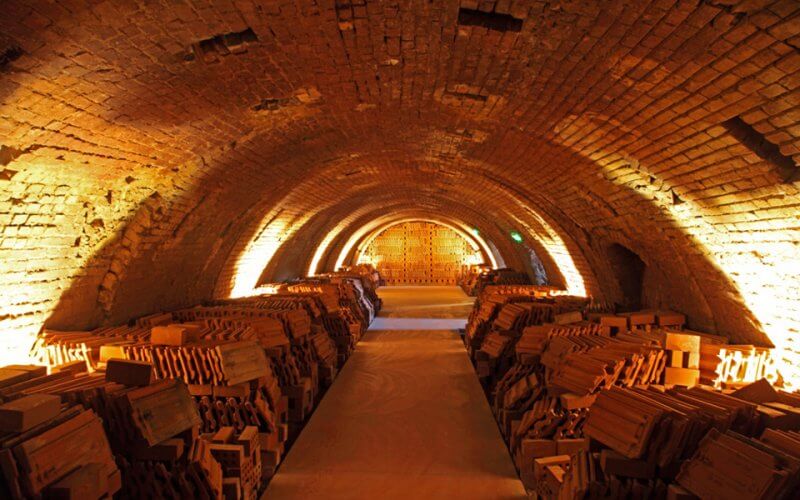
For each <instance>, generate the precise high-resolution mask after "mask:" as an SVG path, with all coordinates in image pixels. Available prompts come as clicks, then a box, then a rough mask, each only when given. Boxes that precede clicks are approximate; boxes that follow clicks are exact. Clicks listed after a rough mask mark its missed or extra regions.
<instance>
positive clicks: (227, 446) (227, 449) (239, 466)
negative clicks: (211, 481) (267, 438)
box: [202, 427, 262, 500]
mask: <svg viewBox="0 0 800 500" xmlns="http://www.w3.org/2000/svg"><path fill="white" fill-rule="evenodd" d="M202 439H203V440H205V441H206V442H207V443H208V445H207V446H208V449H209V450H210V451H211V455H212V456H213V457H214V459H216V461H217V462H219V464H220V466H221V469H222V478H223V479H222V489H223V494H224V496H225V498H235V499H242V500H254V499H256V498H258V490H259V486H260V484H261V481H262V472H261V457H262V452H261V441H260V439H259V434H258V429H257V428H256V427H245V428H244V429H243V430H242V431H241V432H237V431H236V429H234V428H233V427H223V428H221V429H220V430H219V431H217V432H216V433H214V434H205V435H203V436H202Z"/></svg>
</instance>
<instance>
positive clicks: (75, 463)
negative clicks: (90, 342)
mask: <svg viewBox="0 0 800 500" xmlns="http://www.w3.org/2000/svg"><path fill="white" fill-rule="evenodd" d="M66 375H67V377H64V376H62V377H51V378H48V377H47V376H46V375H45V370H44V369H43V368H42V367H35V366H22V365H15V366H10V367H5V368H1V369H0V388H2V389H3V393H4V396H3V397H4V401H5V402H4V403H3V404H2V405H0V497H2V498H14V499H17V498H38V497H42V496H45V497H59V496H66V497H67V498H74V497H82V498H92V497H94V498H100V497H103V496H107V497H109V498H110V497H111V495H113V494H114V493H115V492H117V491H118V490H119V489H120V487H121V482H122V479H121V475H120V472H119V470H118V469H117V465H116V464H115V463H114V458H113V456H112V453H111V448H110V446H109V442H108V439H107V437H106V433H105V430H104V429H103V424H102V420H101V419H100V418H98V416H97V415H96V414H95V413H94V412H93V411H92V410H87V409H84V408H81V407H77V406H71V407H70V406H69V405H64V404H62V400H61V398H60V397H59V396H58V395H56V394H46V393H41V392H38V391H36V390H35V389H36V388H37V387H38V384H39V381H41V380H43V379H44V380H48V381H49V382H50V383H53V382H56V381H57V380H62V379H65V378H68V376H69V375H70V374H69V373H67V374H66Z"/></svg>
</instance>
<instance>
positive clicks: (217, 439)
mask: <svg viewBox="0 0 800 500" xmlns="http://www.w3.org/2000/svg"><path fill="white" fill-rule="evenodd" d="M376 284H377V283H376V282H375V281H374V280H373V279H372V278H371V277H370V275H369V274H359V273H353V272H348V273H341V274H340V273H333V274H330V275H325V276H322V277H315V278H313V279H305V280H299V281H295V282H292V283H290V284H282V285H279V286H277V287H273V290H272V291H273V292H274V293H273V294H271V295H262V296H255V297H247V298H242V299H231V300H219V301H213V302H210V303H208V304H204V305H201V306H197V307H193V308H188V309H182V310H178V311H173V312H163V313H158V314H152V315H149V316H146V317H142V318H139V319H138V320H136V321H134V322H132V323H131V324H128V325H121V326H116V327H104V328H99V329H96V330H94V331H91V332H55V331H44V332H43V333H42V335H41V336H40V338H39V339H38V340H37V342H36V344H35V345H34V347H33V350H32V354H33V355H34V356H35V357H36V358H38V359H39V360H41V361H42V362H43V363H46V364H49V365H50V368H51V374H50V375H47V374H46V369H45V368H44V367H9V368H7V369H0V403H6V404H7V405H9V406H8V408H6V406H5V405H4V406H0V424H2V419H3V415H4V413H3V412H4V411H7V412H8V415H11V416H10V417H9V418H10V419H11V421H14V422H16V421H17V420H20V419H22V420H23V421H25V422H28V420H30V419H31V418H33V417H31V416H30V415H34V414H35V412H37V411H39V412H45V413H43V414H42V415H43V416H42V417H41V418H39V417H36V418H38V420H35V423H34V424H31V425H37V424H41V426H42V427H41V429H39V428H38V427H37V428H35V429H32V428H31V425H26V426H20V425H18V424H15V425H16V427H9V428H8V431H9V434H7V435H6V434H4V435H3V436H2V437H0V439H2V440H3V441H2V442H3V443H5V444H6V445H7V446H5V445H4V446H3V448H2V449H3V451H2V452H0V455H1V456H3V457H4V458H0V460H1V461H3V463H2V464H0V465H3V466H2V467H0V470H1V471H2V472H3V475H4V477H5V479H6V481H7V482H8V484H9V487H8V488H7V489H8V490H9V491H8V494H9V497H13V498H22V497H25V496H31V495H37V494H39V493H40V492H42V491H43V490H44V489H45V488H46V487H51V483H53V484H55V483H58V484H57V487H58V488H62V489H63V488H68V487H69V488H73V489H72V490H69V491H70V492H72V493H71V494H75V493H79V492H83V491H84V490H81V489H75V488H79V487H81V488H82V486H80V484H82V481H83V480H89V479H90V480H91V482H92V484H93V485H94V486H93V487H95V489H94V490H86V491H87V493H88V497H91V496H94V497H95V498H100V497H102V496H104V495H105V496H110V494H112V493H114V492H117V491H118V490H120V491H119V492H118V493H117V495H118V496H121V497H122V498H144V497H148V496H153V497H158V496H159V492H162V494H164V495H165V496H166V497H170V496H171V497H174V498H219V497H221V496H222V495H224V496H225V498H245V499H250V498H256V497H257V495H258V492H259V490H260V489H261V488H262V487H263V486H264V485H265V484H266V482H267V481H268V480H269V478H270V477H271V476H272V475H274V473H275V471H276V469H277V467H278V465H279V464H280V461H281V459H282V457H283V455H284V454H285V451H286V447H287V446H288V445H290V443H291V442H292V441H293V439H294V438H295V437H296V436H297V435H298V433H299V432H300V431H301V429H302V427H303V425H304V424H305V422H306V421H307V419H308V417H309V415H310V414H311V412H312V411H313V409H314V407H315V406H316V404H317V403H318V402H319V400H320V398H321V396H322V394H323V392H324V391H325V389H327V387H329V386H330V384H331V383H332V382H333V379H334V378H335V376H336V374H337V372H338V370H339V369H340V368H341V365H342V363H344V362H345V361H346V359H347V357H348V356H349V355H350V353H351V352H352V348H353V346H354V345H355V342H357V341H358V340H359V339H360V338H361V335H362V334H363V332H364V331H365V330H366V328H367V326H368V325H369V322H370V321H371V319H372V318H373V317H374V315H375V314H376V312H377V311H378V310H379V308H380V301H378V300H373V298H371V297H374V298H377V295H375V294H374V286H375V285H376ZM370 287H372V288H370ZM365 290H372V292H373V293H372V294H370V293H366V292H365ZM339 339H344V341H341V340H340V341H337V340H339ZM340 346H346V348H345V349H341V348H340ZM31 397H35V398H44V403H41V404H40V403H39V402H37V401H33V402H31V400H30V399H28V398H31ZM45 403H46V404H45ZM15 405H17V406H19V405H21V406H19V407H17V406H15ZM42 405H44V406H42ZM47 405H49V406H47ZM40 407H41V408H40ZM65 412H66V413H65ZM61 414H64V415H66V416H64V417H62V416H60V415H61ZM37 415H38V414H37ZM79 415H85V416H80V418H82V419H84V420H86V422H90V420H91V419H90V417H91V418H93V419H94V421H96V423H97V425H96V426H95V427H93V428H92V429H94V431H93V432H94V433H95V435H83V434H82V435H81V436H82V437H83V438H85V440H86V446H94V447H95V448H97V449H98V450H100V449H101V448H102V447H101V444H103V443H105V447H106V449H107V453H106V454H105V455H104V454H103V453H101V452H98V453H97V454H96V455H97V457H98V458H97V459H96V461H98V462H99V463H100V465H102V466H103V467H102V468H100V469H98V468H97V467H96V465H95V463H94V462H89V463H87V464H84V462H82V461H81V460H83V461H85V460H86V459H85V457H84V458H81V459H80V460H79V459H74V460H73V459H72V458H71V456H68V454H64V458H68V459H70V460H71V461H74V462H75V464H77V466H78V467H83V465H87V466H89V465H91V467H92V468H91V470H83V469H81V472H80V474H78V475H77V476H76V478H77V479H76V478H73V477H72V476H71V475H69V476H68V475H67V473H72V472H75V473H76V474H77V471H75V468H70V469H69V470H66V471H64V470H62V469H59V468H58V467H59V465H58V464H60V463H61V462H60V461H61V460H62V457H61V455H60V454H59V452H53V449H55V448H47V450H48V452H50V453H53V457H52V459H51V460H52V461H53V463H54V464H50V463H49V462H48V463H47V464H46V465H47V466H48V467H50V468H53V469H54V470H55V471H56V472H54V473H53V474H57V475H54V476H53V477H52V478H50V477H49V476H48V482H47V483H44V482H42V481H43V480H40V479H37V481H39V482H38V483H31V482H30V480H29V479H30V478H31V477H33V475H35V473H36V471H35V470H31V469H29V468H28V469H26V468H25V467H28V464H29V463H33V462H30V461H25V460H27V458H26V456H25V455H24V454H22V453H23V451H24V450H27V449H28V448H26V446H27V445H25V444H24V443H25V441H26V440H28V439H29V438H35V437H36V434H35V433H34V431H37V430H41V431H42V432H43V431H49V429H50V428H59V429H60V427H58V426H59V425H61V424H62V423H64V422H66V421H67V420H69V422H71V420H70V419H72V418H78V416H79ZM34 416H35V415H34ZM42 422H44V423H42ZM81 422H83V420H82V421H81ZM76 425H77V424H76ZM81 429H82V428H81ZM0 430H3V431H5V429H0ZM87 432H88V431H87ZM43 435H45V436H46V437H49V436H50V434H47V433H45V434H43ZM37 439H38V438H37ZM58 439H61V438H60V437H58V436H55V437H53V443H54V445H55V443H60V442H61V441H58ZM42 443H44V444H48V446H49V441H48V442H47V443H45V442H44V441H42ZM36 444H37V446H39V445H40V441H36ZM44 444H42V446H43V445H44ZM19 446H23V447H22V448H19V450H22V451H18V450H17V448H18V447H19ZM32 449H33V448H31V450H32ZM92 449H94V448H92ZM5 450H8V451H7V452H6V451H5ZM81 450H83V448H81ZM90 451H91V450H90ZM101 451H102V450H101ZM17 454H19V455H18V457H21V458H15V457H17ZM89 455H91V453H88V452H87V456H89ZM104 457H105V458H108V459H109V460H108V463H106V462H105V461H104V460H103V458H104ZM20 459H21V460H23V461H22V462H20V461H19V460H20ZM115 462H116V464H119V470H118V469H117V466H116V465H115ZM109 464H110V465H109ZM112 466H113V467H112ZM63 467H71V466H69V464H66V463H65V465H63ZM98 471H101V472H102V473H103V474H104V476H103V477H102V478H98V477H99V475H101V474H100V472H98ZM95 476H98V477H95ZM50 479H52V480H50ZM101 479H102V480H101ZM62 483H63V484H62ZM52 487H56V486H52ZM102 488H105V489H104V490H103V489H102ZM59 491H60V490H59ZM95 493H97V494H95ZM48 494H49V490H48ZM0 496H2V495H0ZM84 496H86V495H84Z"/></svg>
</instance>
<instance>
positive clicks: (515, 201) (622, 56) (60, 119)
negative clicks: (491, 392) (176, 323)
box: [0, 0, 800, 357]
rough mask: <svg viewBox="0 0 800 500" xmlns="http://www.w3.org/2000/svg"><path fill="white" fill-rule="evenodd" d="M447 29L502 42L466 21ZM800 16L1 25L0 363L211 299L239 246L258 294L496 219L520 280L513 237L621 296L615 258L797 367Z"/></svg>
mask: <svg viewBox="0 0 800 500" xmlns="http://www.w3.org/2000/svg"><path fill="white" fill-rule="evenodd" d="M462 6H463V7H465V8H469V9H478V10H482V11H487V12H489V14H487V15H489V16H491V12H492V11H495V12H498V13H503V14H510V15H511V17H512V18H514V19H516V21H514V22H513V23H512V22H508V23H484V24H483V25H480V23H478V24H477V25H476V23H467V24H462V25H459V24H458V13H459V7H462ZM798 9H800V5H798V3H797V2H796V1H794V0H777V1H770V0H755V1H753V0H748V1H737V0H718V1H710V0H701V1H688V0H662V1H655V0H654V1H640V2H623V1H620V0H602V1H598V2H575V1H567V0H563V1H559V0H553V1H548V2H545V1H521V0H508V1H506V0H502V1H497V2H494V1H488V0H487V1H483V0H481V1H478V0H474V1H467V0H464V1H462V2H458V1H455V0H451V1H432V2H430V1H427V0H426V1H423V0H415V1H411V2H403V3H400V2H372V1H369V2H366V1H364V0H355V1H351V2H339V1H337V2H328V3H316V2H312V1H311V0H300V1H293V2H288V1H285V2H282V1H271V2H256V1H253V0H233V1H230V2H219V1H211V0H203V1H196V2H195V1H192V2H169V3H167V4H160V3H159V4H152V3H141V2H129V1H123V0H112V1H105V2H99V1H87V2H80V3H78V4H72V3H64V2H28V1H24V0H8V1H6V2H3V5H2V15H0V230H2V233H0V268H2V269H0V271H1V272H0V297H2V301H1V302H0V331H2V333H1V334H0V335H2V338H3V339H4V340H3V342H4V344H5V346H6V347H7V349H6V352H8V353H13V354H9V356H11V357H16V356H19V355H22V354H23V353H24V352H25V350H26V349H27V344H29V342H30V339H31V336H32V335H34V334H35V332H36V331H37V330H38V328H39V327H40V326H41V324H42V323H44V322H48V323H49V324H52V325H54V326H61V327H89V326H92V325H95V324H98V323H100V322H103V321H118V320H122V319H126V318H127V317H130V316H132V315H135V314H140V313H144V312H148V311H150V310H153V309H157V308H159V307H167V306H177V305H182V304H189V303H192V302H195V301H198V300H202V299H204V298H208V297H211V296H212V295H213V294H214V293H215V290H219V289H220V288H222V289H224V288H225V287H229V286H230V282H231V279H232V277H233V276H235V271H236V262H239V260H240V258H241V256H242V255H243V251H244V250H246V249H247V248H248V247H250V246H251V245H252V244H253V243H252V242H254V241H255V242H257V241H261V242H262V243H265V242H267V241H271V242H272V243H269V244H266V246H264V247H262V248H261V250H262V252H261V253H260V256H258V255H259V254H258V253H256V255H257V256H256V257H255V258H254V260H253V261H252V262H249V263H248V264H247V265H248V266H251V268H252V269H253V270H254V273H253V274H254V275H255V276H256V280H258V279H260V278H259V277H266V275H265V274H263V273H262V270H263V267H264V265H265V263H266V257H267V256H268V255H269V254H274V255H275V257H276V259H277V260H274V262H273V264H271V265H273V266H277V267H276V272H278V273H279V272H281V271H279V270H278V267H282V265H283V263H285V264H286V266H285V267H282V272H288V270H289V269H302V268H303V267H304V266H307V265H308V263H309V261H310V259H311V258H312V255H313V253H314V249H315V248H316V247H317V245H316V244H315V243H316V242H319V241H321V240H322V239H323V238H324V237H325V235H327V234H330V232H331V231H332V230H334V228H337V227H339V230H338V232H339V233H340V235H339V236H337V237H336V241H335V242H334V246H337V245H339V243H338V242H339V241H340V240H346V239H347V238H348V235H349V234H352V231H355V230H356V229H357V228H358V227H360V225H363V224H362V222H360V221H363V219H364V218H368V217H370V216H372V215H374V216H376V217H377V216H379V215H381V210H382V209H385V210H421V211H424V212H427V213H430V214H436V213H438V212H441V213H443V214H446V216H448V217H450V218H453V219H456V220H461V221H463V222H465V223H466V224H475V225H481V224H483V225H486V223H485V222H484V221H488V223H489V225H491V226H494V229H493V230H489V229H487V233H492V237H491V240H492V241H493V242H494V243H495V244H496V245H497V246H498V248H500V250H501V252H502V253H503V254H504V256H505V255H509V257H508V260H509V261H513V260H514V259H521V258H522V256H521V254H519V255H517V254H518V253H519V252H518V251H517V249H515V248H514V247H513V246H511V245H509V243H508V241H504V240H503V239H504V238H507V235H508V233H509V231H511V230H516V231H520V232H523V233H524V234H525V235H526V238H529V240H530V244H531V246H533V248H534V249H535V250H536V252H537V254H538V255H540V256H541V257H542V259H543V261H545V265H546V266H547V265H548V263H547V260H548V259H550V260H552V261H553V262H555V264H556V265H557V267H558V270H559V271H560V272H561V274H562V275H563V277H564V280H565V282H566V283H565V284H567V285H569V284H570V283H573V284H574V283H577V281H576V280H577V278H578V277H580V279H581V280H582V281H583V283H584V286H585V287H586V289H587V293H590V294H592V295H597V296H604V297H608V298H609V299H610V300H614V299H615V297H617V298H618V297H619V294H620V290H619V287H618V286H617V284H616V283H615V282H614V278H613V275H612V274H611V273H610V271H609V266H608V262H609V259H608V248H609V246H610V245H611V244H613V243H618V244H621V245H623V246H625V247H626V248H629V249H631V250H632V251H633V252H635V253H636V254H637V255H639V256H640V257H641V259H642V261H643V262H644V263H645V264H646V266H647V273H646V277H645V290H644V294H645V297H646V302H647V305H652V306H670V307H674V308H676V309H680V310H682V311H684V312H686V313H687V314H688V315H689V318H690V323H691V324H692V326H694V327H696V328H701V329H705V330H710V331H718V332H722V333H727V334H729V335H731V336H732V337H734V339H737V340H740V341H747V342H758V343H766V342H769V341H772V342H773V343H775V344H777V345H778V346H779V347H782V348H785V352H786V354H787V356H789V357H791V356H796V355H797V353H798V352H799V351H800V337H798V335H800V332H798V330H800V325H799V324H798V319H797V318H798V308H800V300H799V299H797V297H798V296H800V294H798V291H800V273H799V272H797V270H798V267H799V266H800V256H799V255H800V249H799V248H798V241H800V229H799V227H800V224H798V212H799V211H800V192H799V191H798V184H797V182H796V180H797V177H795V173H796V170H795V169H796V168H797V167H796V165H797V162H798V158H799V157H800V143H799V141H798V137H800V129H798V125H797V124H798V121H799V120H798V118H800V115H799V113H800V111H798V110H799V109H800V51H798V47H800V40H799V39H798V38H799V36H798V33H800V17H799V16H800V13H799V11H798ZM248 28H249V29H251V30H252V32H253V33H254V34H255V35H256V38H257V39H256V40H252V39H248V40H247V41H242V40H238V41H237V39H236V37H235V36H233V35H232V34H235V33H241V32H243V31H245V30H247V29H248ZM517 28H518V29H517ZM225 35H230V36H228V37H227V38H226V37H225ZM203 40H212V41H214V40H216V42H213V43H205V44H202V45H200V44H199V42H201V41H203ZM359 210H361V211H360V212H358V213H359V215H358V216H355V217H352V218H351V219H348V217H349V216H350V214H354V213H356V212H357V211H359ZM344 220H348V221H349V222H348V223H346V224H344V226H341V224H342V221H344ZM267 222H269V224H267ZM487 227H489V226H487ZM265 228H266V229H265ZM262 229H265V231H266V232H265V233H264V234H269V235H271V236H270V238H272V239H271V240H263V239H262V240H258V238H257V235H258V233H259V232H261V230H262ZM278 240H279V241H278ZM287 242H291V243H292V245H291V248H293V249H296V250H291V249H290V248H289V247H286V248H285V249H282V246H281V245H282V244H288V243H287ZM273 247H275V248H274V252H273ZM515 255H516V256H515ZM559 260H560V261H559ZM325 261H326V262H328V259H327V258H326V259H325ZM569 262H571V264H570V263H569Z"/></svg>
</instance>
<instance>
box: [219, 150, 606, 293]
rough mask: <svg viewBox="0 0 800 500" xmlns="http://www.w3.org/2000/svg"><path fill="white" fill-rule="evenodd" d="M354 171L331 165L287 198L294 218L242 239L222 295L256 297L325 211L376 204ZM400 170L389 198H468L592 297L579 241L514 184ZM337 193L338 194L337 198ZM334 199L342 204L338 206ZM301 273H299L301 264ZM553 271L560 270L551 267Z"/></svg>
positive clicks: (256, 228) (268, 223)
mask: <svg viewBox="0 0 800 500" xmlns="http://www.w3.org/2000/svg"><path fill="white" fill-rule="evenodd" d="M364 163H366V162H365V160H364V158H359V164H360V165H364ZM353 168H356V166H354V165H352V164H350V163H349V162H344V163H343V164H342V165H339V166H337V167H334V166H333V165H326V166H325V168H324V169H320V173H319V175H318V176H309V177H308V178H307V179H306V180H305V181H304V182H303V183H301V184H299V185H298V186H297V187H296V188H295V189H294V190H293V191H292V192H290V193H289V194H288V195H287V196H286V197H285V198H284V199H283V200H281V202H280V203H279V205H281V206H291V207H292V212H291V214H289V216H288V217H284V218H283V219H280V218H278V217H280V216H281V215H282V213H281V212H277V213H276V212H275V211H273V212H270V213H268V214H267V215H266V217H264V218H263V220H262V221H260V222H255V221H254V223H251V224H252V225H251V229H250V233H251V234H252V235H253V236H251V237H250V239H249V240H242V241H241V242H240V243H239V244H238V250H237V251H235V252H234V253H232V254H231V256H230V257H229V259H228V264H227V265H226V269H225V270H224V271H223V272H222V273H221V275H220V281H219V283H218V286H217V291H216V294H217V295H218V296H224V295H225V294H226V293H227V291H226V289H227V287H228V283H233V285H232V290H233V292H232V293H233V294H234V295H238V294H241V293H250V292H249V291H250V290H252V289H253V287H254V286H255V284H256V283H257V282H258V279H257V278H256V276H257V275H260V274H261V272H260V270H261V269H263V267H264V266H268V265H269V264H270V261H271V259H272V257H273V256H275V255H276V254H277V253H278V252H279V251H280V246H281V243H282V242H284V241H286V240H288V239H289V238H292V236H293V234H294V233H295V232H296V231H299V230H301V229H302V228H303V227H304V226H305V225H306V224H307V223H308V222H309V221H310V220H312V219H313V218H314V217H315V215H316V214H318V213H322V212H323V211H324V210H325V209H326V208H327V207H333V206H334V205H335V206H336V208H335V209H334V212H333V213H332V214H328V215H327V216H326V217H328V218H329V219H330V220H336V219H338V218H342V217H346V216H347V214H349V213H350V212H351V211H353V210H357V209H358V208H359V207H360V206H362V204H369V203H372V202H373V201H372V200H370V198H374V196H371V195H372V190H374V189H375V188H376V187H377V186H379V183H376V181H372V180H371V179H368V180H370V182H367V183H366V187H363V188H361V189H360V190H358V191H355V192H354V191H353V189H352V188H350V190H349V191H348V189H347V188H348V184H347V182H343V181H342V176H341V173H340V172H342V171H348V170H349V169H353ZM360 168H362V169H363V168H366V167H363V166H362V167H360ZM371 168H375V167H371ZM394 170H395V172H394V176H393V177H394V182H393V186H392V188H391V190H390V191H388V192H387V193H385V194H384V195H383V196H384V197H388V198H389V199H391V198H392V197H395V198H397V199H409V200H414V199H419V198H420V196H423V197H425V196H427V197H428V198H426V199H439V198H442V197H444V198H445V199H448V200H449V203H457V200H466V202H467V204H468V205H471V206H473V207H475V206H480V207H481V209H482V210H485V211H487V213H494V218H495V219H497V220H498V221H502V223H503V225H504V226H505V227H504V231H503V232H504V233H505V234H508V233H509V232H510V230H513V229H518V230H521V231H524V232H528V233H530V234H531V236H532V238H533V242H534V243H538V242H543V244H542V245H540V246H539V249H538V251H539V252H538V253H541V250H542V249H544V250H546V251H547V253H549V254H550V255H551V258H552V259H554V260H556V261H558V265H557V267H558V268H561V269H560V270H559V271H558V272H551V275H554V276H557V275H559V274H563V273H564V268H565V266H566V267H567V268H569V269H570V271H569V273H571V276H570V277H569V279H567V281H566V282H567V283H568V284H569V283H573V282H574V283H576V288H575V289H574V290H573V291H574V292H576V293H580V294H583V293H586V292H585V290H586V288H585V287H586V286H587V285H586V284H584V279H583V276H587V278H588V279H590V280H592V281H593V280H594V278H593V276H591V269H590V267H589V265H588V263H587V262H586V261H585V260H584V257H583V255H582V254H581V250H580V248H579V247H578V246H577V245H576V244H574V243H565V240H566V239H567V238H569V236H568V235H567V234H566V233H564V232H563V231H561V230H560V228H559V226H558V225H557V224H556V223H555V222H554V221H553V220H552V219H550V218H549V217H548V216H547V215H543V214H540V212H538V211H537V210H534V209H532V208H531V207H530V206H528V205H527V204H526V202H525V201H524V200H522V199H520V198H519V197H518V196H515V195H514V193H512V192H510V189H509V188H508V186H503V185H500V184H498V183H495V182H492V180H491V179H487V178H486V177H485V176H475V173H474V172H472V171H470V170H466V169H464V170H462V171H460V175H461V177H462V178H463V180H464V181H465V182H464V183H463V184H458V185H452V184H447V183H442V182H436V181H434V182H430V181H429V180H428V181H426V175H427V174H426V172H424V171H423V172H420V171H419V169H418V168H416V167H414V166H411V167H405V168H404V167H402V166H398V167H395V168H394ZM473 177H474V178H473ZM337 180H338V182H337ZM473 181H474V182H473ZM420 186H422V187H420ZM470 186H472V187H470ZM337 192H338V196H336V195H334V193H337ZM308 193H315V194H316V195H317V196H315V197H309V196H308ZM327 193H331V195H330V196H329V197H326V194H327ZM359 193H360V194H359ZM322 200H326V201H322ZM331 200H340V201H338V202H337V203H333V202H332V201H331ZM357 200H358V201H357ZM509 200H513V203H508V201H509ZM509 211H511V212H509ZM548 219H549V220H548ZM325 234H326V233H321V234H316V235H314V236H313V237H309V236H305V237H304V238H302V239H299V241H318V239H319V238H324V237H325ZM568 247H569V248H568ZM554 251H555V253H554ZM292 253H293V254H295V255H298V254H300V255H301V254H302V253H303V252H297V249H296V248H295V249H292ZM575 266H577V267H575ZM273 267H274V266H273ZM295 269H297V267H296V266H295ZM552 269H554V268H552V267H551V270H552ZM301 272H302V271H301ZM267 274H271V273H269V272H268V273H267ZM241 277H244V279H245V280H247V284H246V285H245V286H241V287H240V286H239V285H237V279H242V278H241ZM588 286H590V287H591V289H592V290H594V291H596V294H597V295H600V292H599V287H597V286H596V285H595V283H594V282H592V283H591V284H589V285H588Z"/></svg>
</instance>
